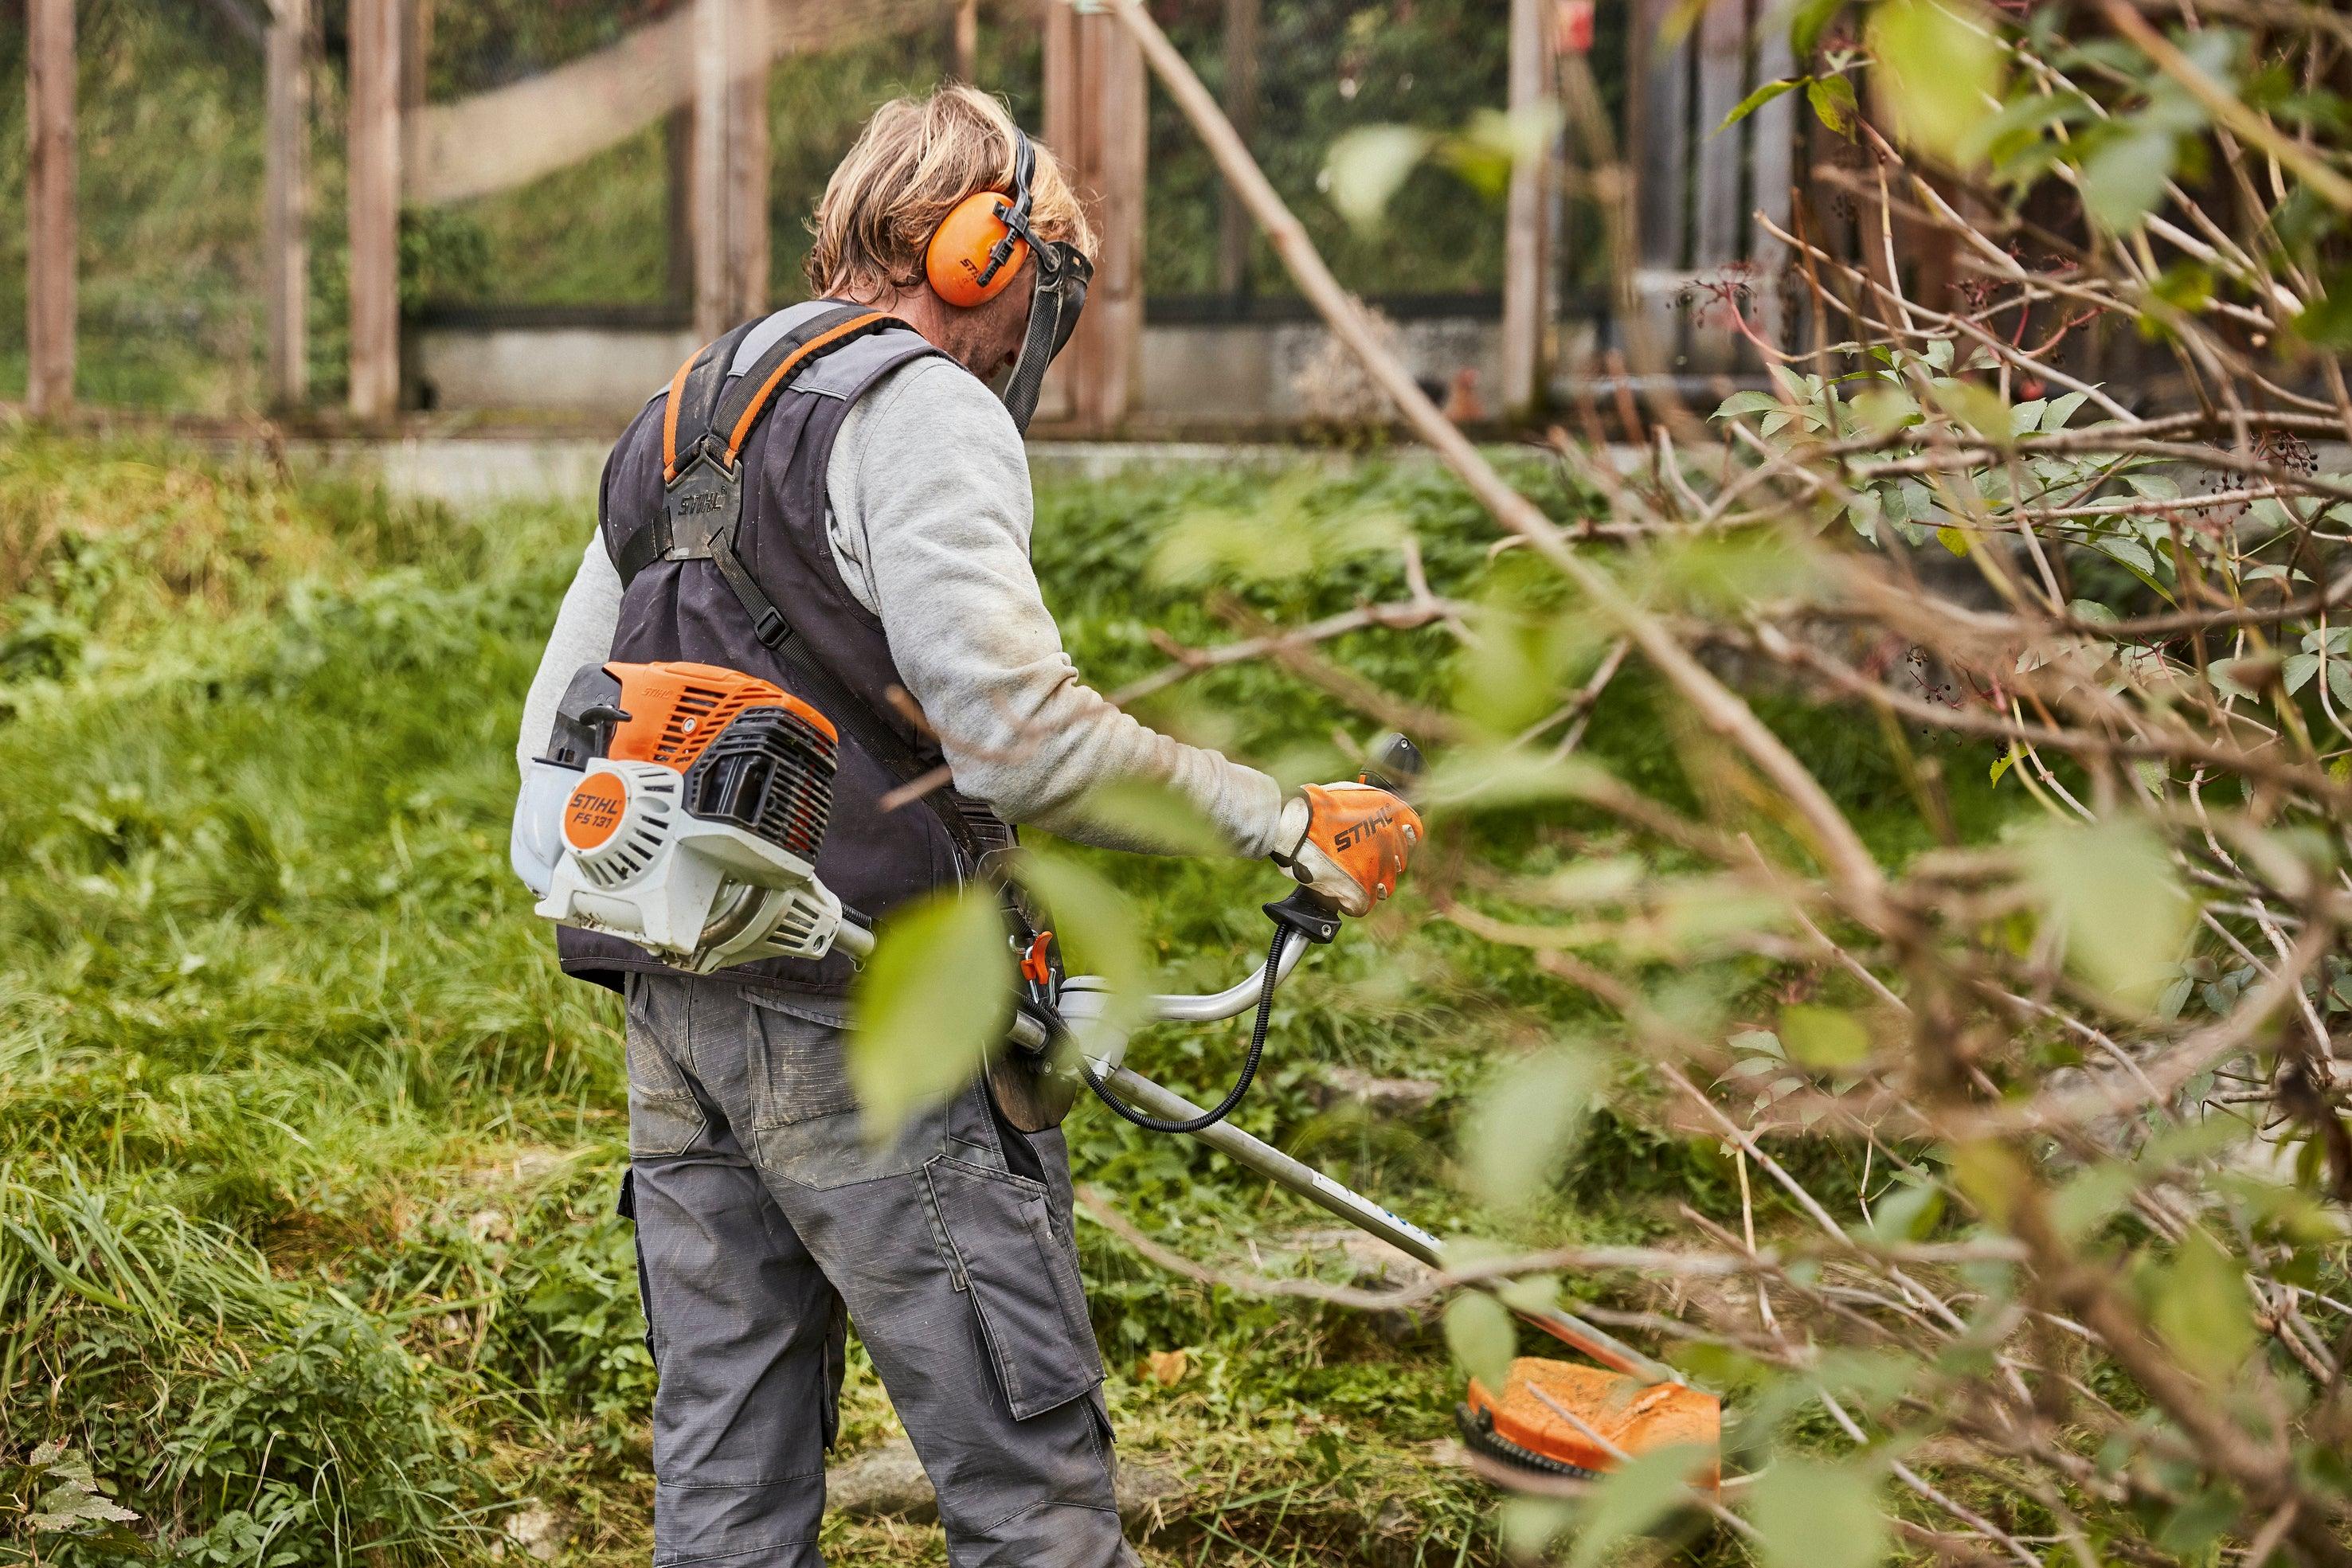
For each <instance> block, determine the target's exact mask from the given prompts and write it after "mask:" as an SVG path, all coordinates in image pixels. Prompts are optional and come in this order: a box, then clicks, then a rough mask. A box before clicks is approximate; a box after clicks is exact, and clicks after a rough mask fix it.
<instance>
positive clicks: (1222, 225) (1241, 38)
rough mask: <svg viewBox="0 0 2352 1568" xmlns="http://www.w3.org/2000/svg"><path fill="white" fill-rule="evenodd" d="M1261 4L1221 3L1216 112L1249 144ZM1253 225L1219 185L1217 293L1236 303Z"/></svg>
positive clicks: (1246, 279) (1245, 276)
mask: <svg viewBox="0 0 2352 1568" xmlns="http://www.w3.org/2000/svg"><path fill="white" fill-rule="evenodd" d="M1259 5H1260V0H1225V90H1224V92H1223V97H1222V102H1221V104H1220V107H1221V108H1223V110H1224V111H1225V118H1226V120H1230V121H1231V122H1232V123H1233V128H1234V135H1235V136H1238V137H1240V138H1241V139H1242V145H1244V147H1246V146H1248V145H1249V142H1250V139H1251V138H1252V137H1253V136H1255V134H1256V132H1257V99H1258V85H1257V56H1258V39H1259V37H1260V35H1261V33H1262V32H1263V27H1262V26H1261V23H1262V22H1263V19H1264V18H1263V16H1262V14H1261V12H1260V8H1259ZM1256 239H1257V225H1256V224H1255V222H1254V221H1252V219H1251V217H1250V214H1249V208H1248V207H1246V206H1244V205H1243V204H1242V199H1241V197H1240V196H1238V195H1236V194H1235V193H1234V188H1233V187H1232V186H1231V185H1227V184H1225V183H1222V182H1220V183H1219V184H1218V186H1217V292H1218V293H1220V294H1223V295H1225V296H1227V297H1229V298H1241V297H1242V296H1244V295H1246V294H1247V293H1248V292H1249V291H1250V251H1251V247H1252V246H1254V245H1255V242H1256Z"/></svg>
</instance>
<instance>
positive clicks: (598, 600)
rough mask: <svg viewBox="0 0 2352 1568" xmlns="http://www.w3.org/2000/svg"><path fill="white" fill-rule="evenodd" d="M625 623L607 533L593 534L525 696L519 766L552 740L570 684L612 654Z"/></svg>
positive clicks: (526, 766) (523, 766)
mask: <svg viewBox="0 0 2352 1568" xmlns="http://www.w3.org/2000/svg"><path fill="white" fill-rule="evenodd" d="M620 623H621V574H620V573H619V572H618V571H616V570H614V568H613V558H612V557H611V556H609V555H607V554H605V553H604V537H603V535H602V534H600V533H599V534H591V535H589V537H588V548H587V549H586V550H585V551H583V553H582V555H581V557H580V570H578V571H576V572H574V573H573V574H572V586H571V587H570V588H568V589H566V590H564V591H563V606H562V609H560V610H558V611H557V612H555V630H554V631H552V632H549V633H548V637H547V649H546V651H545V652H544V653H541V654H540V656H539V673H538V674H534V675H533V676H531V678H530V693H529V694H528V695H525V696H524V698H523V699H522V730H521V732H520V734H519V735H517V736H516V737H515V767H516V768H518V769H519V770H520V771H521V772H523V773H525V774H528V773H530V764H531V759H532V758H536V757H537V756H538V755H539V754H540V752H541V750H542V749H544V748H545V747H546V745H547V737H548V736H549V735H550V734H551V733H552V732H553V730H554V728H555V709H556V706H557V705H558V704H560V703H562V701H563V691H564V688H565V687H566V686H568V685H571V684H572V674H573V672H574V671H576V670H578V669H579V668H580V666H581V665H583V664H603V663H604V661H605V660H606V659H608V658H610V657H612V653H613V632H614V628H615V627H617V626H619V625H620Z"/></svg>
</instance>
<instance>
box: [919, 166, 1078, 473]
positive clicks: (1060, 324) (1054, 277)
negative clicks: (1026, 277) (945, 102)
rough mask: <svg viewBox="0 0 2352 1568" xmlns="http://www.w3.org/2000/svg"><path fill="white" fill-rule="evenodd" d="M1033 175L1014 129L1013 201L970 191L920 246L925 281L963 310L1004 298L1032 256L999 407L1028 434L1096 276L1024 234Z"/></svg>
mask: <svg viewBox="0 0 2352 1568" xmlns="http://www.w3.org/2000/svg"><path fill="white" fill-rule="evenodd" d="M1036 172H1037V150H1036V148H1035V147H1034V146H1033V145H1032V144H1031V143H1030V141H1029V138H1028V136H1027V134H1026V133H1025V132H1024V131H1022V130H1021V129H1020V128H1019V127H1018V126H1015V127H1014V128H1013V199H1012V201H1011V202H1010V203H1009V204H1008V203H1007V202H1006V200H1005V197H1004V193H1003V192H1001V191H976V192H974V193H972V194H971V195H969V196H966V197H965V198H964V199H963V200H962V201H961V202H958V203H957V204H955V205H954V206H953V207H951V208H950V209H949V210H948V215H947V216H946V217H945V218H944V219H942V220H940V226H939V227H938V228H936V229H934V230H932V231H931V238H930V243H929V245H927V246H924V247H923V276H924V277H926V278H927V279H929V282H930V286H931V289H932V292H934V293H936V294H937V295H938V296H939V297H940V298H942V299H944V300H946V301H947V302H948V303H949V304H950V305H954V306H960V307H962V308H967V309H969V308H971V307H972V306H975V305H984V304H986V303H987V302H988V301H989V300H991V299H993V298H996V297H997V296H998V295H999V294H1002V293H1003V292H1004V289H1005V287H1006V286H1008V285H1009V284H1011V283H1012V281H1013V278H1015V277H1018V276H1020V272H1021V264H1022V262H1023V261H1024V259H1026V258H1027V257H1030V256H1035V257H1036V258H1037V265H1036V266H1035V267H1033V268H1031V269H1030V270H1031V272H1032V274H1033V276H1034V282H1033V283H1032V285H1031V286H1030V296H1029V327H1028V330H1027V331H1026V332H1024V334H1023V335H1022V340H1021V352H1020V355H1019V357H1018V358H1016V359H1015V360H1014V361H1013V374H1012V377H1011V379H1010V380H1008V381H1007V382H1005V385H1004V392H1003V397H1004V406H1005V407H1006V408H1007V409H1008V410H1010V411H1011V412H1012V414H1013V423H1014V424H1015V425H1017V426H1019V427H1020V428H1021V429H1023V430H1026V429H1028V428H1029V419H1030V416H1031V415H1032V414H1034V413H1036V411H1037V392H1038V390H1039V388H1040V387H1041V386H1043V385H1044V383H1045V367H1046V366H1047V365H1048V364H1050V363H1052V362H1053V359H1054V356H1055V355H1056V354H1058V353H1060V352H1061V351H1062V346H1063V345H1064V344H1066V343H1067V342H1068V341H1069V340H1070V334H1071V332H1072V331H1074V330H1075V329H1076V327H1077V324H1078V312H1079V311H1080V310H1082V309H1084V308H1086V303H1087V283H1089V282H1090V281H1092V279H1093V277H1094V275H1095V268H1094V263H1092V262H1091V261H1088V260H1087V256H1086V253H1085V252H1083V251H1081V250H1079V249H1078V247H1077V246H1074V245H1071V244H1069V243H1068V242H1067V241H1066V240H1040V239H1039V238H1038V237H1037V235H1036V234H1035V233H1034V231H1033V230H1032V229H1031V228H1030V227H1029V212H1030V208H1031V205H1032V204H1033V201H1034V194H1033V193H1032V191H1031V189H1030V185H1031V182H1032V181H1033V180H1034V177H1035V175H1036Z"/></svg>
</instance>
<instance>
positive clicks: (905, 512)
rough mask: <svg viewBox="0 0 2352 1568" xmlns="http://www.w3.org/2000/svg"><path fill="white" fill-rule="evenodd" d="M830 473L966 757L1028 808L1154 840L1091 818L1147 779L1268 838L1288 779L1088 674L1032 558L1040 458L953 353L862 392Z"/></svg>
mask: <svg viewBox="0 0 2352 1568" xmlns="http://www.w3.org/2000/svg"><path fill="white" fill-rule="evenodd" d="M826 485H827V490H828V493H829V497H830V499H831V501H832V504H833V507H834V512H835V523H834V538H835V551H836V555H837V556H844V557H845V558H846V559H841V562H840V565H841V568H842V573H843V576H844V577H845V579H846V580H848V581H849V583H850V585H851V587H852V589H853V591H859V593H858V597H860V598H861V599H866V597H867V595H868V594H869V593H870V594H871V600H870V601H869V602H868V604H867V608H869V609H871V610H873V611H874V612H876V613H877V615H879V616H880V617H881V620H882V625H883V631H884V633H885V635H886V636H887V638H888V640H889V644H890V656H891V658H892V660H893V661H894V662H896V664H898V673H899V674H900V675H901V676H903V677H904V678H905V680H906V683H907V690H908V695H910V696H912V697H913V698H914V699H915V702H916V703H917V705H918V706H920V707H921V709H922V711H923V716H924V717H925V719H926V720H928V721H929V724H930V727H931V728H932V730H933V731H934V732H935V733H936V734H937V735H938V736H939V738H940V747H941V749H942V750H944V751H945V752H946V754H947V759H948V764H949V766H950V768H953V770H954V772H955V780H956V787H957V788H958V789H961V790H962V791H964V792H965V793H967V794H969V795H971V796H973V797H975V798H977V799H979V800H985V801H987V802H988V803H989V805H991V806H992V807H993V808H994V809H995V810H997V811H998V813H1000V814H1001V815H1003V817H1005V818H1006V819H1008V820H1009V821H1015V822H1029V823H1034V824H1035V825H1036V826H1038V827H1041V828H1044V829H1045V830H1046V831H1050V832H1054V833H1058V834H1060V835H1062V836H1063V837H1065V838H1070V839H1076V840H1077V841H1081V842H1085V843H1093V844H1100V845H1103V846H1106V847H1108V848H1114V849H1147V848H1150V845H1149V844H1146V843H1142V842H1139V841H1137V840H1136V839H1135V837H1134V835H1133V834H1132V832H1131V831H1122V830H1121V829H1120V828H1119V827H1118V825H1117V824H1114V823H1109V822H1105V821H1099V820H1096V819H1093V818H1091V817H1090V816H1089V815H1088V813H1087V810H1085V805H1086V802H1087V799H1088V797H1089V796H1091V795H1093V794H1094V793H1095V792H1096V791H1097V790H1098V789H1102V788H1104V787H1105V786H1108V785H1112V784H1117V783H1120V782H1124V781H1131V780H1143V781H1147V782H1151V783H1157V784H1160V785H1162V786H1164V787H1166V788H1168V789H1171V790H1173V791H1174V792H1175V793H1177V794H1178V795H1179V796H1181V798H1183V799H1185V800H1189V801H1190V802H1191V803H1192V805H1193V807H1194V808H1195V809H1196V810H1199V811H1200V812H1201V813H1202V816H1203V817H1204V818H1206V819H1207V821H1209V822H1210V823H1211V824H1212V825H1213V827H1215V828H1216V829H1217V831H1219V832H1220V833H1221V834H1222V835H1223V837H1224V839H1225V841H1227V843H1228V844H1229V845H1230V846H1231V847H1232V849H1233V852H1234V853H1236V854H1240V855H1247V856H1259V855H1264V854H1265V853H1267V852H1269V851H1270V850H1271V849H1272V848H1273V847H1274V843H1275V840H1276V826H1277V824H1278V822H1279V821H1280V818H1281V814H1282V789H1281V786H1279V785H1278V784H1276V782H1275V781H1274V780H1273V779H1271V778H1268V777H1267V776H1266V775H1265V774H1264V773H1261V772H1259V771H1258V770H1257V769H1255V768H1246V767H1244V766H1243V765H1241V764H1240V763H1237V762H1233V761H1229V760H1227V759H1226V758H1223V757H1222V756H1220V755H1218V754H1217V753H1216V752H1213V751H1209V750H1204V749H1202V747H1194V746H1187V745H1185V744H1183V743H1182V742H1181V741H1178V740H1174V739H1171V737H1167V736H1164V735H1160V734H1159V733H1157V732H1156V731H1153V730H1150V729H1148V728H1146V727H1144V726H1143V725H1141V724H1140V723H1139V722H1137V721H1136V720H1135V719H1133V718H1131V717H1129V716H1128V715H1126V714H1124V713H1122V712H1120V711H1119V710H1118V708H1116V707H1114V706H1111V704H1110V703H1109V701H1108V699H1106V698H1105V697H1103V696H1102V695H1101V694H1099V693H1097V692H1096V691H1094V690H1093V689H1092V688H1090V687H1088V686H1087V685H1084V684H1083V683H1082V682H1080V681H1079V679H1078V673H1077V668H1076V665H1074V664H1072V663H1071V662H1070V656H1069V654H1068V653H1066V651H1065V650H1064V649H1063V646H1062V634H1061V629H1060V628H1059V627H1057V626H1055V623H1054V617H1053V614H1052V612H1050V611H1048V610H1047V609H1046V608H1045V597H1044V595H1043V594H1042V593H1041V592H1040V591H1039V590H1038V586H1037V578H1036V573H1035V572H1034V570H1032V569H1031V567H1030V564H1029V532H1030V526H1031V521H1032V515H1031V509H1030V495H1029V465H1028V459H1027V455H1026V454H1025V452H1024V450H1023V447H1022V444H1021V433H1020V431H1019V430H1018V429H1016V428H1015V427H1014V425H1013V418H1012V416H1011V415H1010V414H1009V413H1006V412H1005V409H1004V405H1003V403H1001V402H998V401H997V400H996V398H995V396H994V395H993V394H992V393H991V392H989V390H988V389H987V388H986V387H985V386H984V385H982V383H981V382H979V381H978V380H977V379H975V378H974V377H972V376H971V375H970V374H969V373H967V372H966V371H963V370H961V368H960V367H958V366H955V365H953V364H951V363H949V362H948V361H942V360H937V359H929V360H921V361H916V362H915V363H913V364H911V365H909V366H908V367H906V368H905V369H904V370H902V371H898V372H897V373H896V374H894V375H893V376H892V377H891V378H890V379H889V380H888V381H887V382H884V383H883V384H882V385H881V386H879V387H877V388H875V389H874V390H873V391H872V392H869V393H868V394H867V395H866V398H865V399H863V400H862V401H861V402H860V404H859V406H858V407H857V409H856V410H855V411H853V413H852V415H851V417H850V419H849V420H848V421H847V422H846V423H845V424H844V426H843V428H842V432H841V434H840V436H839V438H838V439H837V440H836V442H835V446H834V453H833V458H832V464H831V466H830V468H829V469H828V471H827V473H826Z"/></svg>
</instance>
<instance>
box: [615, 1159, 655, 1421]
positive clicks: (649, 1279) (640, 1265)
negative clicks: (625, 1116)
mask: <svg viewBox="0 0 2352 1568" xmlns="http://www.w3.org/2000/svg"><path fill="white" fill-rule="evenodd" d="M613 1212H614V1214H617V1215H619V1216H620V1217H621V1218H623V1219H625V1220H627V1221H628V1222H629V1240H630V1244H631V1246H632V1247H633V1248H634V1249H635V1252H636V1258H637V1313H638V1315H639V1316H640V1317H642V1318H644V1319H645V1320H646V1360H647V1361H649V1362H651V1363H653V1367H654V1374H655V1375H656V1376H659V1375H660V1374H661V1356H660V1354H659V1353H657V1352H656V1350H655V1349H654V1281H653V1276H652V1275H651V1274H649V1273H647V1272H646V1239H645V1236H644V1233H643V1232H641V1231H639V1230H638V1229H637V1173H636V1172H635V1171H623V1172H622V1173H621V1200H620V1201H619V1202H618V1203H616V1204H614V1206H613Z"/></svg>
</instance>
